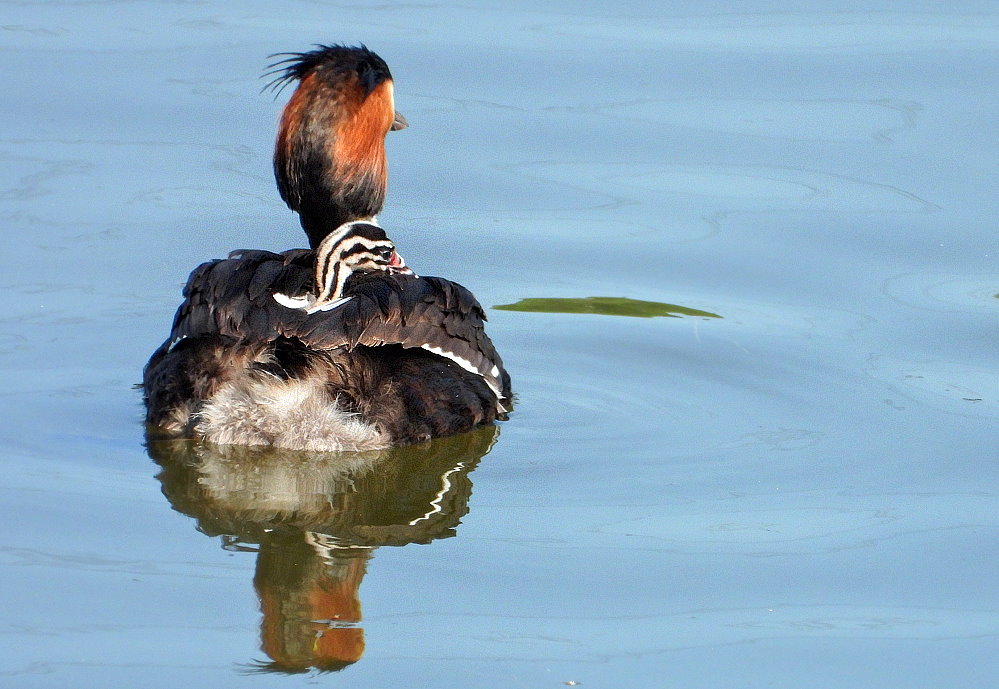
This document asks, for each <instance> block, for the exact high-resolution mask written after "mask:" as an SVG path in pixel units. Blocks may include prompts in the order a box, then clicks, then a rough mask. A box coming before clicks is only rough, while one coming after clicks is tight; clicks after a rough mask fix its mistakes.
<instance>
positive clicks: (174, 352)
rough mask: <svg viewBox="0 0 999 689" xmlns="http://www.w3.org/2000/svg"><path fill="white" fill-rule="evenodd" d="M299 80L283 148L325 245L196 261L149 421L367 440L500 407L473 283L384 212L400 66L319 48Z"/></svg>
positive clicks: (495, 368) (152, 382)
mask: <svg viewBox="0 0 999 689" xmlns="http://www.w3.org/2000/svg"><path fill="white" fill-rule="evenodd" d="M278 65H284V66H282V67H279V68H278V69H277V73H278V77H277V78H276V79H275V81H274V82H272V85H273V86H274V87H279V86H281V85H282V84H284V83H287V82H289V81H293V80H298V82H299V84H298V87H297V88H296V90H295V92H294V93H293V94H292V96H291V98H290V100H289V101H288V104H287V105H286V106H285V109H284V113H283V115H282V118H281V124H280V127H279V132H278V136H277V140H276V142H275V151H274V171H275V176H276V179H277V183H278V188H279V190H280V192H281V196H282V198H283V199H284V200H285V201H286V202H287V203H288V205H289V206H290V207H291V208H292V209H293V210H295V211H297V212H298V213H299V215H300V216H301V221H302V227H303V228H304V229H305V231H306V234H307V235H308V236H309V241H310V244H311V246H312V247H313V248H312V249H311V250H308V249H293V250H290V251H285V252H283V253H272V252H269V251H238V252H234V253H232V254H230V256H229V258H227V259H225V260H216V261H210V262H208V263H205V264H202V265H201V266H199V267H198V268H196V269H195V270H194V272H193V273H191V276H190V279H189V280H188V282H187V286H186V287H185V288H184V302H183V303H182V304H181V305H180V308H179V309H178V311H177V315H176V317H175V318H174V323H173V328H172V331H171V333H170V337H169V339H168V340H167V341H166V342H164V343H163V344H162V345H161V346H160V347H159V349H157V350H156V352H154V353H153V355H152V357H151V358H150V360H149V363H148V364H147V365H146V369H145V372H144V376H143V390H144V393H145V400H146V409H147V420H148V422H149V423H150V424H151V425H152V426H153V427H154V428H156V429H159V430H161V431H163V432H166V433H169V434H172V435H178V436H181V437H196V438H203V439H205V440H208V441H210V442H215V443H221V444H240V445H274V446H277V447H287V448H292V449H305V450H323V451H325V450H367V449H380V448H384V447H389V446H393V445H403V444H408V443H414V442H419V441H423V440H427V439H429V438H434V437H440V436H446V435H452V434H455V433H461V432H463V431H467V430H470V429H472V428H475V427H476V426H480V425H483V424H487V423H491V422H492V421H494V420H496V419H497V418H502V416H503V414H504V413H505V411H506V406H505V405H507V404H508V399H509V397H510V379H509V376H508V375H507V373H506V371H505V370H504V369H503V363H502V361H501V360H500V358H499V355H498V354H497V353H496V350H495V348H494V347H493V345H492V342H490V340H489V338H488V337H487V336H486V334H485V330H484V328H483V324H484V321H485V314H484V313H483V311H482V308H481V306H479V303H478V302H477V301H476V300H475V297H473V296H472V294H471V292H469V291H468V290H467V289H465V288H464V287H462V286H461V285H458V284H457V283H453V282H449V281H447V280H444V279H442V278H428V277H422V278H421V277H417V276H415V275H413V274H412V271H411V270H410V269H409V268H408V267H406V265H405V262H404V261H403V260H402V259H401V257H400V256H399V255H398V253H397V252H396V251H395V246H394V244H392V242H391V241H390V240H389V239H388V238H387V237H386V236H385V232H384V231H383V230H382V229H381V228H380V227H378V225H377V223H375V222H374V219H373V216H374V214H375V213H376V212H377V211H378V210H380V209H381V206H382V201H383V199H384V195H385V184H386V174H385V167H386V166H385V144H384V138H385V135H386V134H387V133H388V132H389V131H391V130H392V129H398V128H401V127H403V126H405V120H404V119H403V118H402V117H401V116H400V115H398V113H396V112H395V105H394V99H393V94H392V81H391V75H390V74H389V71H388V67H387V66H386V65H385V63H384V62H383V61H382V60H381V58H379V57H378V56H377V55H375V54H374V53H372V52H370V51H369V50H367V49H366V48H363V47H361V48H347V47H343V46H320V47H319V48H318V49H317V50H315V51H312V52H309V53H300V54H294V55H293V56H292V57H291V58H290V59H289V60H286V61H283V62H281V63H278Z"/></svg>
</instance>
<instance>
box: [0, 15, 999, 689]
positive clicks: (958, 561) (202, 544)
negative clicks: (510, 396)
mask: <svg viewBox="0 0 999 689" xmlns="http://www.w3.org/2000/svg"><path fill="white" fill-rule="evenodd" d="M0 11H2V16H0V39H2V40H0V59H2V62H3V74H4V76H5V79H6V88H5V89H4V91H5V97H4V98H3V102H2V104H0V113H2V115H0V117H2V125H3V126H2V134H0V158H2V160H3V165H2V167H0V170H2V175H3V177H2V180H0V217H2V222H3V228H4V232H3V243H4V254H3V255H4V256H5V257H6V261H5V262H4V270H3V274H2V278H0V280H2V285H3V294H4V295H5V298H4V299H3V301H2V304H3V305H2V311H0V321H2V325H3V327H2V328H0V367H2V369H3V373H4V375H5V378H6V383H5V385H4V386H3V389H2V392H0V410H2V413H3V416H4V421H5V423H4V424H3V425H2V427H0V466H2V471H3V477H4V478H3V480H2V482H0V484H2V487H0V504H2V505H3V506H4V508H5V514H6V518H7V525H6V529H5V530H4V533H5V535H4V537H3V539H2V541H0V587H2V589H3V591H4V596H3V600H4V604H3V606H2V608H3V611H2V613H0V633H2V640H3V643H2V644H0V686H2V687H12V688H14V687H16V688H19V689H21V688H28V689H31V688H50V687H51V688H60V689H62V688H64V687H81V688H90V687H93V688H98V687H99V688H106V687H123V688H124V687H129V688H130V687H153V688H158V687H163V688H167V687H169V688H173V687H178V686H182V687H191V688H192V689H195V688H199V687H243V686H246V687H287V686H296V687H297V686H305V685H310V686H311V685H314V684H318V685H322V686H342V687H346V686H350V687H354V688H360V687H370V688H372V689H384V688H385V687H430V686H433V687H455V688H458V687H460V688H463V689H464V688H473V687H474V688H478V687H498V688H502V689H510V688H515V687H525V688H526V687H532V688H537V687H552V689H557V687H561V686H567V685H569V683H579V684H580V686H582V687H584V689H596V688H598V687H608V688H615V689H617V688H620V687H636V688H637V687H640V688H642V689H645V688H651V687H684V688H687V689H689V688H696V687H705V688H714V687H740V688H744V687H748V688H755V687H761V688H762V687H814V688H816V689H829V688H835V687H857V688H861V687H864V688H867V687H879V688H882V689H883V688H894V687H898V688H900V689H901V688H904V689H919V688H927V689H929V688H937V687H962V688H975V689H978V688H981V689H985V688H989V689H991V688H992V687H995V686H999V667H997V665H999V661H997V658H999V650H997V649H999V640H997V635H999V616H997V612H996V610H997V607H999V606H997V603H999V601H997V598H999V596H997V593H999V587H997V584H996V582H997V581H999V576H997V572H996V561H997V554H999V553H997V543H999V538H997V535H999V534H997V528H996V527H997V517H996V515H997V512H999V510H997V507H999V504H997V503H999V501H997V499H996V486H997V480H996V479H997V471H996V445H997V440H996V439H997V431H999V377H997V365H999V353H997V352H999V348H997V342H999V338H997V334H999V328H997V316H999V298H997V295H999V271H997V270H996V262H997V251H999V249H997V246H999V242H997V238H996V237H997V235H996V222H997V221H996V218H997V217H999V212H997V211H999V208H997V195H996V191H995V186H996V161H997V159H999V158H997V156H999V142H997V139H996V124H997V121H999V100H997V97H996V84H997V83H999V10H997V8H996V5H995V3H992V2H974V1H971V0H969V1H966V2H962V1H958V2H951V3H939V2H928V1H921V0H913V1H912V2H906V3H888V2H882V1H881V0H868V1H866V2H863V3H861V2H853V1H850V0H848V1H847V2H831V1H829V2H821V1H819V2H806V3H803V4H802V3H796V4H788V3H777V2H765V1H757V2H749V3H724V4H721V5H720V4H718V3H683V2H677V3H669V4H666V5H665V6H662V4H657V3H651V2H650V3H641V2H632V3H628V2H626V3H624V4H620V3H615V4H614V5H613V9H612V5H610V4H604V3H595V2H582V3H571V2H556V3H551V2H548V3H526V2H520V1H518V0H514V1H513V2H506V3H502V8H501V9H497V8H495V7H487V6H486V5H485V4H484V3H483V4H479V3H476V2H472V3H459V4H454V5H452V4H400V5H396V4H393V3H391V2H388V3H380V4H376V5H371V6H370V7H366V6H365V5H364V4H363V3H352V4H334V3H326V2H306V1H304V0H302V1H300V2H263V1H261V0H250V1H249V2H240V3H221V2H218V3H216V2H181V1H169V0H164V1H162V2H138V1H136V2H127V1H122V2H56V1H53V2H3V3H0ZM330 41H348V42H358V41H364V42H365V43H367V44H368V45H369V47H371V48H372V49H374V50H376V51H377V52H379V53H380V54H381V55H382V56H383V57H384V58H385V59H386V60H387V61H388V63H389V64H390V65H391V67H392V70H393V73H394V75H395V78H396V97H397V105H398V108H399V110H400V111H401V112H403V113H404V114H405V115H406V117H407V118H408V119H409V121H410V123H411V127H410V128H409V129H407V130H405V131H402V132H398V133H393V134H391V135H390V140H389V157H390V176H391V178H390V189H389V201H388V204H387V207H386V210H385V212H384V213H383V215H382V216H381V220H382V223H383V225H385V226H386V227H387V228H389V231H390V234H391V235H392V236H393V238H394V239H395V240H396V241H397V243H398V245H399V247H400V250H401V251H402V253H403V254H404V255H405V256H406V259H407V262H408V263H409V264H410V265H412V266H413V267H414V268H415V269H416V270H417V271H418V272H420V273H422V274H431V275H433V274H437V275H444V276H446V277H449V278H452V279H455V280H457V281H459V282H461V283H463V284H465V285H467V286H468V287H470V288H471V289H473V290H474V291H475V293H476V294H477V295H478V296H479V298H480V299H481V301H482V302H483V304H485V305H486V306H487V307H496V308H489V309H488V310H489V316H490V332H491V334H492V336H493V338H494V340H495V341H496V343H497V345H498V347H499V349H500V351H501V352H502V353H503V356H504V359H505V361H506V363H507V365H508V368H509V369H510V371H511V373H512V374H513V378H514V386H515V390H516V392H517V395H518V399H517V405H516V410H515V412H514V413H513V414H512V416H511V418H510V420H509V421H507V422H505V423H503V424H501V425H500V426H499V427H498V428H487V429H483V430H481V431H479V432H478V433H474V434H471V435H469V436H465V437H460V438H452V439H448V440H445V441H439V442H435V443H432V444H430V445H427V446H422V447H418V448H409V449H406V450H402V451H397V452H387V453H376V454H371V455H360V456H351V457H339V458H330V457H328V456H319V455H308V454H305V455H301V454H299V455H295V454H289V453H278V452H268V451H266V450H263V451H256V452H247V451H239V450H235V449H232V448H230V449H225V448H210V447H203V446H197V445H191V444H188V443H170V442H163V441H151V442H149V443H148V447H147V445H146V439H145V437H144V429H143V426H142V423H141V420H142V409H141V403H140V397H139V393H138V392H137V391H136V390H134V389H132V387H131V386H132V385H133V384H134V383H135V382H137V381H138V380H139V379H140V375H141V368H142V365H143V363H144V362H145V360H146V358H147V357H148V355H149V353H150V352H151V351H152V350H153V349H154V348H155V347H156V346H157V345H158V344H159V343H160V342H161V341H162V339H163V338H164V337H165V336H166V333H167V330H168V328H169V324H170V319H171V317H172V314H173V310H174V309H175V308H176V305H177V303H178V301H179V298H180V287H181V285H182V284H183V282H184V280H185V278H186V276H187V274H188V272H189V271H190V270H191V269H192V268H193V267H194V266H195V265H197V264H198V263H200V262H201V261H203V260H206V259H209V258H213V257H220V256H224V255H225V254H227V253H228V252H229V251H230V250H233V249H237V248H245V247H249V248H268V249H275V250H281V249H286V248H289V247H292V246H301V245H302V244H303V243H304V241H305V240H304V235H303V234H302V233H301V231H300V229H299V228H298V226H297V221H296V219H295V217H294V216H293V215H292V214H291V213H290V212H289V211H288V210H287V209H286V208H284V206H283V205H282V204H281V202H280V199H279V198H278V195H277V193H276V191H275V189H274V184H273V180H272V177H271V171H270V147H271V143H272V140H273V136H274V132H275V126H276V117H277V113H278V112H279V109H280V107H281V106H282V104H283V99H284V98H286V97H287V92H286V93H285V94H284V96H282V97H281V98H279V99H278V100H276V101H275V100H273V99H272V98H271V97H270V96H269V95H267V94H260V93H259V90H260V87H261V86H262V85H263V83H264V82H263V81H261V80H260V79H259V78H258V77H259V75H260V73H261V72H262V71H263V68H264V65H265V64H267V62H268V60H267V55H269V54H271V53H276V52H280V51H288V50H302V49H305V48H307V47H308V46H309V45H310V44H312V43H316V42H330ZM322 671H330V672H328V673H324V672H322Z"/></svg>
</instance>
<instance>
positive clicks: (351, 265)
mask: <svg viewBox="0 0 999 689" xmlns="http://www.w3.org/2000/svg"><path fill="white" fill-rule="evenodd" d="M376 270H381V271H385V272H387V273H401V274H405V275H412V274H413V271H411V270H410V269H409V268H407V267H406V264H405V262H404V261H403V260H402V257H401V256H399V254H398V252H397V251H396V250H395V244H393V243H392V241H391V240H390V239H389V238H388V236H387V235H386V234H385V230H383V229H382V228H380V227H379V226H378V225H376V224H375V223H374V222H372V221H368V220H357V221H354V222H349V223H346V224H344V225H341V226H340V227H339V228H337V229H336V230H334V231H333V232H332V233H330V234H329V236H327V237H326V238H325V239H324V240H323V241H322V243H320V245H319V246H318V247H317V248H316V299H315V301H314V302H313V303H312V304H311V305H310V307H309V312H310V313H312V312H315V311H322V310H326V309H327V308H328V307H329V305H330V304H332V303H334V302H339V303H342V302H341V301H340V300H341V299H343V290H344V286H345V285H346V284H347V280H348V279H349V278H350V276H351V275H353V274H354V273H364V272H372V271H376Z"/></svg>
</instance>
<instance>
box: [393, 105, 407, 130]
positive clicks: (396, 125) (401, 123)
mask: <svg viewBox="0 0 999 689" xmlns="http://www.w3.org/2000/svg"><path fill="white" fill-rule="evenodd" d="M408 126H409V122H408V121H406V118H405V117H403V116H402V113H401V112H399V111H398V110H397V111H396V113H395V119H394V120H392V129H391V130H392V131H393V132H397V131H399V130H400V129H405V128H406V127H408Z"/></svg>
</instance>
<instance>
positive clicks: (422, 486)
mask: <svg viewBox="0 0 999 689" xmlns="http://www.w3.org/2000/svg"><path fill="white" fill-rule="evenodd" d="M498 434H499V429H498V428H496V427H495V426H487V427H484V428H480V429H478V430H476V431H473V432H471V433H465V434H462V435H458V436H453V437H449V438H442V439H438V440H434V441H433V442H430V443H425V444H422V445H416V446H408V447H403V448H396V449H391V450H381V451H376V452H364V453H344V454H329V453H310V452H300V451H288V450H279V449H276V448H273V447H243V446H222V445H209V444H205V443H200V442H196V441H191V440H176V439H169V440H165V439H157V438H155V437H150V438H149V439H148V443H147V447H148V450H149V454H150V456H151V457H152V458H153V460H154V461H155V462H156V463H157V464H159V465H160V467H161V468H162V470H161V471H160V473H159V474H158V475H157V478H158V479H159V481H160V482H161V484H162V487H163V494H164V495H165V496H166V497H167V499H168V500H169V501H170V504H171V505H173V508H174V509H175V510H177V511H178V512H181V513H183V514H186V515H188V516H190V517H193V518H194V519H196V520H197V528H198V530H199V531H201V532H202V533H204V534H206V535H208V536H212V537H215V536H219V537H221V539H222V545H223V547H224V548H225V549H227V550H231V551H251V552H252V551H255V552H256V553H257V566H256V573H255V574H254V577H253V584H254V588H255V589H256V591H257V595H258V596H259V598H260V610H261V612H262V614H263V618H262V620H261V625H260V629H261V632H260V633H261V648H262V650H263V651H264V653H266V654H267V656H268V657H269V658H270V661H269V662H259V663H255V664H253V665H251V666H248V667H249V668H250V671H258V672H283V673H299V672H308V671H310V670H312V669H316V670H320V671H335V670H340V669H343V668H344V667H346V666H348V665H350V664H352V663H355V662H357V661H358V660H360V658H361V656H362V655H363V653H364V630H363V629H362V628H361V627H360V626H358V624H359V623H360V621H361V601H360V597H359V593H358V590H359V587H360V585H361V580H362V579H363V578H364V574H365V572H366V568H367V564H368V560H369V559H370V557H371V554H372V552H373V551H374V549H375V548H377V547H379V546H383V545H395V546H400V545H406V544H408V543H429V542H430V541H433V540H434V539H437V538H446V537H449V536H454V535H455V528H456V527H457V525H458V524H459V523H460V519H461V517H463V516H464V515H465V514H466V513H467V512H468V499H469V497H470V496H471V493H472V482H471V479H470V478H469V473H471V471H472V470H473V469H474V468H475V466H476V465H477V464H478V462H479V460H480V459H481V458H482V457H483V456H484V455H485V454H486V453H488V452H489V450H490V449H491V448H492V446H493V444H494V443H495V442H496V438H497V437H498Z"/></svg>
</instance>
